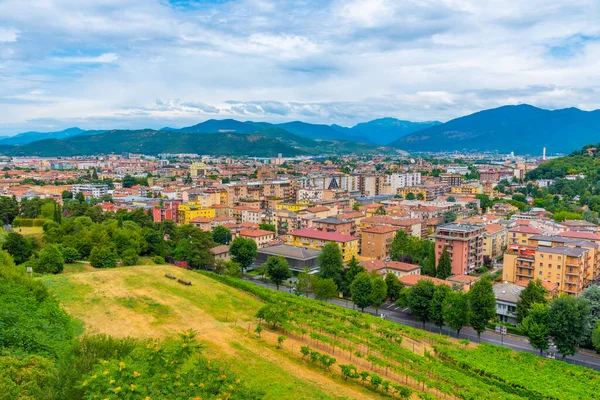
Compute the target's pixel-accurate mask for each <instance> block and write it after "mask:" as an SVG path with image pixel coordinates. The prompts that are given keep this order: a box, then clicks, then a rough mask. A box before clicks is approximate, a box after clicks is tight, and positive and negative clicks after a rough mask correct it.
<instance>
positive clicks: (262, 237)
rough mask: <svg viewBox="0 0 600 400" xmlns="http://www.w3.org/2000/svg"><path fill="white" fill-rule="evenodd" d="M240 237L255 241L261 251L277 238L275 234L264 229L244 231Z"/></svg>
mask: <svg viewBox="0 0 600 400" xmlns="http://www.w3.org/2000/svg"><path fill="white" fill-rule="evenodd" d="M239 236H240V237H243V238H246V239H252V240H254V243H256V246H257V247H258V248H259V249H261V248H263V247H265V246H266V245H267V243H269V242H270V241H271V240H273V239H274V238H275V232H273V231H267V230H264V229H242V230H241V231H240V233H239Z"/></svg>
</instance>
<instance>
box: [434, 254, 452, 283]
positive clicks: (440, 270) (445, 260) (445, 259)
mask: <svg viewBox="0 0 600 400" xmlns="http://www.w3.org/2000/svg"><path fill="white" fill-rule="evenodd" d="M451 275H452V259H451V258H450V253H449V252H448V248H447V247H446V246H444V249H443V250H442V254H441V255H440V260H439V261H438V266H437V277H438V278H439V279H448V278H449V277H450V276H451Z"/></svg>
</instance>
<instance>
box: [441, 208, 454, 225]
mask: <svg viewBox="0 0 600 400" xmlns="http://www.w3.org/2000/svg"><path fill="white" fill-rule="evenodd" d="M442 217H443V219H444V223H445V224H449V223H450V222H454V221H456V214H455V213H453V212H452V211H446V212H445V213H444V214H443V216H442Z"/></svg>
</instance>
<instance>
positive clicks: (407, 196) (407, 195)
mask: <svg viewBox="0 0 600 400" xmlns="http://www.w3.org/2000/svg"><path fill="white" fill-rule="evenodd" d="M414 199H415V194H414V193H413V192H408V193H406V200H414Z"/></svg>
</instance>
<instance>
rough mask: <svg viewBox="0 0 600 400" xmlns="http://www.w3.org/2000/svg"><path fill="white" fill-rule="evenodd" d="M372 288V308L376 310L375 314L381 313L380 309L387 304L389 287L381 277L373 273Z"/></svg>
mask: <svg viewBox="0 0 600 400" xmlns="http://www.w3.org/2000/svg"><path fill="white" fill-rule="evenodd" d="M371 281H372V287H373V289H372V290H371V306H372V307H374V308H375V313H378V312H379V307H381V306H382V305H383V303H385V299H386V298H387V285H386V283H385V281H384V280H383V277H381V275H379V274H377V272H373V274H372V275H371Z"/></svg>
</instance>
